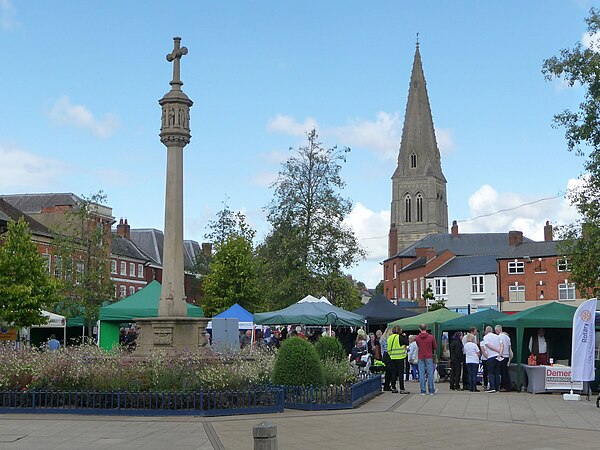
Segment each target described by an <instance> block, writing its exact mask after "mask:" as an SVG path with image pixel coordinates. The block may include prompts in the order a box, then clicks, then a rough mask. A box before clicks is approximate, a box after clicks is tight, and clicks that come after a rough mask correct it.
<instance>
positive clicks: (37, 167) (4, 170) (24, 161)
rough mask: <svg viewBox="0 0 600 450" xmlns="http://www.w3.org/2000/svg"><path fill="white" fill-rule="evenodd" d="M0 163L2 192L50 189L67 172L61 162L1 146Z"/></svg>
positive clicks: (0, 187)
mask: <svg viewBox="0 0 600 450" xmlns="http://www.w3.org/2000/svg"><path fill="white" fill-rule="evenodd" d="M0 161H2V164H0V189H1V190H3V191H13V192H15V191H17V190H33V189H51V188H52V187H53V186H55V183H56V182H58V181H59V180H60V178H61V177H62V175H63V174H64V173H65V172H66V170H67V166H66V164H64V163H63V162H62V161H59V160H56V159H52V158H46V157H43V156H38V155H36V154H34V153H30V152H27V151H25V150H23V149H20V148H16V147H13V146H8V145H1V144H0Z"/></svg>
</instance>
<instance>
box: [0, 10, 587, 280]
mask: <svg viewBox="0 0 600 450" xmlns="http://www.w3.org/2000/svg"><path fill="white" fill-rule="evenodd" d="M591 6H593V3H592V2H588V1H585V0H580V1H575V0H573V1H569V0H561V1H559V0H543V1H542V0H533V1H527V2H523V1H504V2H484V1H481V0H477V1H474V0H470V1H460V2H447V1H435V2H434V1H422V2H406V1H377V2H365V1H354V0H347V1H323V0H321V1H313V0H304V1H284V2H282V1H275V0H261V1H236V2H234V1H220V2H216V1H179V2H162V1H128V2H123V1H110V0H106V1H103V2H82V1H66V0H63V1H60V2H47V1H42V0H29V1H19V0H0V51H1V54H2V55H3V56H2V58H3V62H2V65H1V69H0V83H1V86H2V87H1V92H2V95H1V101H0V193H6V194H9V193H25V192H30V193H31V192H73V193H75V194H84V195H90V194H92V193H94V192H97V191H98V190H100V189H102V190H104V192H105V193H106V194H107V195H108V204H109V206H111V207H112V208H113V214H114V215H115V216H116V218H117V219H119V218H121V217H123V218H127V219H128V221H129V223H130V224H131V226H132V227H134V228H142V227H143V228H146V227H153V228H158V229H162V228H163V217H164V216H163V214H164V179H165V174H164V172H165V148H164V146H163V145H162V144H161V143H160V141H159V139H158V132H159V127H160V116H161V114H160V108H159V105H158V103H157V100H158V99H159V98H161V97H162V95H163V94H165V93H166V92H167V90H168V89H169V88H170V86H169V84H168V82H169V81H170V80H171V75H172V68H171V64H169V63H167V61H166V60H165V55H166V54H167V53H168V52H170V51H171V50H172V47H173V41H172V38H173V36H181V37H182V45H185V46H186V47H188V49H189V54H188V55H187V56H185V57H184V59H183V61H182V65H181V67H182V69H181V78H182V81H183V82H184V86H183V89H184V91H185V92H186V93H187V94H188V96H189V97H190V98H191V99H192V100H193V101H194V106H193V108H192V111H191V128H192V141H191V143H190V144H189V145H188V146H187V147H186V149H185V157H184V158H185V159H184V170H185V187H184V195H185V208H186V209H185V237H186V238H187V239H195V240H197V241H202V240H203V235H204V233H205V226H206V224H207V222H208V221H209V220H210V219H212V218H214V215H215V213H216V212H217V211H218V210H219V209H220V208H221V204H222V202H223V201H224V200H225V199H226V198H228V203H229V206H230V208H232V209H234V210H242V211H243V212H244V213H245V214H246V215H247V217H248V220H249V222H250V223H251V224H252V225H253V226H254V227H255V228H256V229H257V230H258V236H259V239H260V238H261V237H262V236H264V235H265V233H266V232H267V231H268V226H267V224H266V221H265V215H264V212H263V209H262V208H263V207H264V206H266V205H267V204H268V202H269V201H270V199H271V198H272V191H271V190H270V189H269V184H270V183H271V182H272V181H273V180H274V179H275V176H276V174H277V171H278V169H279V167H280V164H281V162H282V161H284V160H285V159H286V158H287V157H288V156H289V155H290V153H289V151H288V148H289V147H297V146H298V145H300V144H302V143H303V142H304V140H305V139H304V137H305V132H306V131H308V129H309V128H310V127H311V126H313V125H315V126H316V127H317V129H318V131H319V134H320V137H321V140H322V141H323V142H324V144H325V145H327V146H333V145H339V146H349V147H350V148H351V149H352V151H351V153H350V154H349V157H348V162H347V164H346V165H345V166H344V168H343V172H342V174H343V177H344V178H345V180H346V182H347V187H346V190H345V194H346V195H347V196H349V197H350V198H351V199H352V200H353V201H354V210H353V212H352V213H351V214H350V216H349V217H348V219H347V220H348V223H349V224H351V225H352V226H353V227H354V228H355V231H356V232H357V234H358V236H359V238H360V239H361V242H362V243H363V244H364V245H365V246H366V247H367V249H368V250H369V259H368V260H367V261H364V262H363V263H361V264H360V265H359V266H358V267H355V268H352V269H350V270H349V272H350V273H352V274H353V275H354V277H355V278H357V279H359V280H362V281H365V282H366V283H367V285H368V286H370V287H374V286H375V284H376V283H377V281H378V280H379V279H380V278H381V267H380V265H379V261H381V260H382V259H384V258H385V257H386V256H387V255H386V252H387V250H386V248H387V247H386V246H387V231H388V228H389V220H390V219H389V209H390V201H391V180H390V177H391V175H392V173H393V172H394V169H395V167H396V158H397V151H398V146H399V143H400V135H401V132H402V123H403V119H404V109H405V106H406V96H407V92H408V82H409V77H410V72H411V67H412V62H413V56H414V50H415V36H416V33H417V32H418V33H420V42H421V55H422V59H423V68H424V71H425V77H426V80H427V85H428V91H429V97H430V101H431V108H432V112H433V119H434V123H435V126H436V132H437V135H438V143H439V146H440V149H441V152H442V167H443V170H444V173H445V175H446V178H447V179H448V203H449V219H450V221H452V220H458V221H459V229H460V231H461V232H488V231H496V232H506V231H508V230H511V229H517V230H522V231H523V232H524V233H525V235H526V236H528V237H531V238H533V239H540V240H541V239H542V238H543V231H542V228H543V224H544V223H545V221H546V220H550V221H551V222H552V223H555V224H560V223H565V222H570V221H573V220H574V219H575V218H576V216H575V213H574V211H573V209H572V208H571V207H570V206H569V205H568V201H566V200H565V199H564V198H562V197H559V198H557V199H554V200H547V201H539V202H537V203H534V204H533V205H530V206H526V207H521V208H517V209H514V210H511V211H507V212H504V213H498V214H494V215H491V216H488V217H484V218H480V219H477V220H470V221H469V219H472V218H475V217H478V216H480V215H485V214H489V213H492V212H495V211H499V210H503V209H509V208H514V207H517V206H519V205H522V204H524V203H529V202H534V201H536V200H539V199H542V198H548V197H554V196H557V195H559V194H561V193H563V192H565V190H566V189H567V187H568V186H569V185H573V184H574V183H575V181H574V180H576V179H577V178H578V177H579V175H580V173H581V170H582V165H583V159H582V158H581V157H578V156H576V155H574V154H572V153H568V152H567V151H566V145H565V141H564V136H563V134H564V133H563V131H562V130H556V129H553V128H552V127H551V121H552V115H553V114H555V113H557V112H560V111H561V110H563V109H565V108H576V107H577V104H578V103H579V101H580V100H581V96H582V93H583V92H582V90H581V89H580V88H577V87H575V88H568V87H567V86H565V85H564V83H561V82H560V81H554V82H546V81H545V80H544V78H543V75H542V73H541V67H542V62H543V60H544V59H545V58H548V57H550V56H553V55H555V54H558V52H559V50H560V49H562V48H566V47H572V46H573V45H574V44H575V43H576V42H579V41H581V40H582V38H583V35H584V32H585V23H584V18H585V17H586V16H587V14H588V11H589V8H590V7H591Z"/></svg>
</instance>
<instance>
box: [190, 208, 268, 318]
mask: <svg viewBox="0 0 600 450" xmlns="http://www.w3.org/2000/svg"><path fill="white" fill-rule="evenodd" d="M237 220H238V224H237V230H234V231H232V233H231V234H229V235H228V236H226V237H225V240H224V241H223V242H217V243H216V245H215V254H214V256H213V258H212V263H211V265H210V271H209V273H208V275H207V277H206V278H205V279H204V297H203V299H202V301H201V305H202V307H203V309H204V314H205V315H206V316H207V317H212V316H214V315H215V314H218V313H220V312H222V311H224V310H225V309H227V308H229V307H230V306H231V305H233V304H234V303H239V304H240V305H241V306H243V307H244V308H246V309H248V310H250V311H257V310H258V309H259V307H260V302H261V297H260V290H259V281H258V275H257V268H256V258H255V255H254V249H253V245H252V238H253V237H254V231H253V230H252V229H251V228H250V227H249V226H248V225H247V224H246V221H245V218H244V216H243V214H238V215H237Z"/></svg>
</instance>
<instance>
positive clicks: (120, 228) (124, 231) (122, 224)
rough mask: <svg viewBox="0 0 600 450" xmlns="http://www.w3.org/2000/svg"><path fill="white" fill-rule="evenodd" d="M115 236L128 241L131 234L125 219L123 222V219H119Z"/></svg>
mask: <svg viewBox="0 0 600 450" xmlns="http://www.w3.org/2000/svg"><path fill="white" fill-rule="evenodd" d="M117 234H118V235H119V236H121V237H122V238H125V239H130V236H131V232H130V227H129V224H128V223H127V219H125V220H124V221H123V218H122V217H121V220H119V225H117Z"/></svg>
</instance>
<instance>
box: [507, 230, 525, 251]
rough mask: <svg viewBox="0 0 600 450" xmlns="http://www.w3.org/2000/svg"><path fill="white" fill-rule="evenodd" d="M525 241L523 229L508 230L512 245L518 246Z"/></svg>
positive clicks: (509, 243) (509, 241)
mask: <svg viewBox="0 0 600 450" xmlns="http://www.w3.org/2000/svg"><path fill="white" fill-rule="evenodd" d="M522 243H523V232H522V231H509V232H508V245H509V246H511V247H518V246H519V245H521V244H522Z"/></svg>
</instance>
